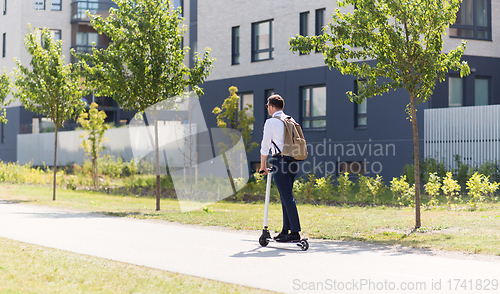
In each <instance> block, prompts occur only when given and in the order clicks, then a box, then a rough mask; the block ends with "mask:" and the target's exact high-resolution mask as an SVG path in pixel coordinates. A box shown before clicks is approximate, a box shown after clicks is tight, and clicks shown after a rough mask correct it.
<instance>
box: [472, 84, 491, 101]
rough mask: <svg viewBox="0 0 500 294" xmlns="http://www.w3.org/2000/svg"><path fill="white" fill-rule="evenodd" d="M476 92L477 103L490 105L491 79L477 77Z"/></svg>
mask: <svg viewBox="0 0 500 294" xmlns="http://www.w3.org/2000/svg"><path fill="white" fill-rule="evenodd" d="M474 92H475V93H474V94H475V95H474V100H475V105H477V106H479V105H488V104H489V101H490V79H489V78H486V77H484V78H479V77H476V80H475V83H474Z"/></svg>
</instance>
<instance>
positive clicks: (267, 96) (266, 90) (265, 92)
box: [263, 89, 276, 117]
mask: <svg viewBox="0 0 500 294" xmlns="http://www.w3.org/2000/svg"><path fill="white" fill-rule="evenodd" d="M271 93H272V94H271ZM274 94H276V91H274V89H265V90H264V106H263V107H264V117H268V116H269V115H268V113H267V108H266V104H267V98H269V97H270V96H271V95H274Z"/></svg>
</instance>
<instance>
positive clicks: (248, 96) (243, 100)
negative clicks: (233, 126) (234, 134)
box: [238, 92, 254, 130]
mask: <svg viewBox="0 0 500 294" xmlns="http://www.w3.org/2000/svg"><path fill="white" fill-rule="evenodd" d="M253 104H254V103H253V93H252V92H249V93H242V94H240V100H239V105H238V109H239V111H243V110H245V108H246V107H247V106H250V107H249V108H248V109H246V110H245V112H246V114H247V117H253ZM250 129H251V130H253V124H252V125H251V126H250Z"/></svg>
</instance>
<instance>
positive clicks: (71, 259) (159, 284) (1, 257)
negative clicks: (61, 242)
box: [0, 238, 271, 294]
mask: <svg viewBox="0 0 500 294" xmlns="http://www.w3.org/2000/svg"><path fill="white" fill-rule="evenodd" d="M0 293H4V294H8V293H71V294H73V293H271V292H268V291H263V290H257V289H252V288H248V287H243V286H238V285H233V284H227V283H222V282H217V281H212V280H207V279H201V278H196V277H190V276H185V275H179V274H174V273H169V272H166V271H162V270H156V269H150V268H146V267H141V266H136V265H131V264H126V263H121V262H116V261H111V260H107V259H102V258H96V257H91V256H86V255H81V254H76V253H70V252H65V251H61V250H56V249H51V248H45V247H41V246H36V245H31V244H26V243H21V242H17V241H11V240H7V239H3V238H0Z"/></svg>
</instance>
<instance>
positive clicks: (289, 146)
mask: <svg viewBox="0 0 500 294" xmlns="http://www.w3.org/2000/svg"><path fill="white" fill-rule="evenodd" d="M275 118H277V119H279V120H281V121H282V122H283V123H284V124H285V131H284V136H285V137H284V140H283V142H284V143H283V150H280V149H279V148H278V146H276V144H275V143H274V142H273V144H274V146H275V147H276V148H277V149H278V151H279V152H280V153H281V155H282V156H283V157H284V158H285V159H287V158H288V159H289V160H292V161H302V160H304V159H306V158H307V143H306V139H305V138H304V134H303V133H302V128H301V127H300V125H299V124H298V123H296V122H295V121H294V120H293V119H292V117H291V116H287V117H286V118H285V119H283V118H280V117H275Z"/></svg>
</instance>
